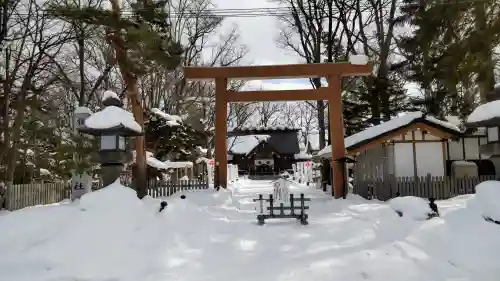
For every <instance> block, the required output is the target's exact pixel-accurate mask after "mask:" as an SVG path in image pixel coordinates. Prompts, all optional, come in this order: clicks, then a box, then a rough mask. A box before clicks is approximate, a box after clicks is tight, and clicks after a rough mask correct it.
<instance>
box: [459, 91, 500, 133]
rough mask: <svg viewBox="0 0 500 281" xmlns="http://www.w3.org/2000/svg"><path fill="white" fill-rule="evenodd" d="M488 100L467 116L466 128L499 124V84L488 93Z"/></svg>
mask: <svg viewBox="0 0 500 281" xmlns="http://www.w3.org/2000/svg"><path fill="white" fill-rule="evenodd" d="M487 98H488V101H489V102H487V103H485V104H482V105H480V106H478V107H476V109H474V111H472V113H471V114H470V115H469V116H468V117H467V122H466V123H465V126H467V127H468V128H477V127H496V126H500V110H499V109H500V84H497V85H495V89H494V90H493V91H492V92H491V93H490V94H489V95H488V97H487Z"/></svg>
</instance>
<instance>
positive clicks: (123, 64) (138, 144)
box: [106, 0, 147, 199]
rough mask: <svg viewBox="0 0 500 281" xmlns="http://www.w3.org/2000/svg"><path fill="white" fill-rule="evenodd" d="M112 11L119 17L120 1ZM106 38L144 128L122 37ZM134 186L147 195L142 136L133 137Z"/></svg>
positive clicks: (136, 117) (115, 1) (110, 33)
mask: <svg viewBox="0 0 500 281" xmlns="http://www.w3.org/2000/svg"><path fill="white" fill-rule="evenodd" d="M110 2H111V7H112V9H113V13H114V14H115V16H116V17H117V18H119V17H120V12H121V11H120V3H119V2H118V0H111V1H110ZM106 37H107V40H108V42H109V43H110V44H111V46H112V48H113V49H114V51H115V55H116V61H117V62H118V65H119V67H120V72H121V74H122V77H123V80H124V81H125V87H126V89H127V97H128V101H129V104H130V105H131V106H132V113H133V114H134V119H135V121H136V122H137V123H139V125H140V126H141V128H144V113H143V109H142V106H141V104H140V99H139V89H138V87H137V77H136V76H135V75H134V74H132V73H131V72H130V71H129V70H128V69H127V50H126V46H125V42H124V41H123V38H121V37H120V35H119V34H114V33H112V32H109V31H108V34H107V36H106ZM135 164H136V169H135V170H134V172H135V175H133V176H134V178H135V188H136V191H137V197H139V198H140V199H142V198H143V197H144V196H146V195H147V177H146V172H147V171H146V141H145V137H144V136H138V137H136V138H135Z"/></svg>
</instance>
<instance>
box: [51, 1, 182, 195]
mask: <svg viewBox="0 0 500 281" xmlns="http://www.w3.org/2000/svg"><path fill="white" fill-rule="evenodd" d="M110 4H111V10H105V9H101V8H94V7H79V6H76V5H75V6H71V5H66V6H61V5H59V4H57V2H56V3H54V4H53V5H52V6H51V9H50V12H51V13H52V14H53V15H54V16H57V17H60V18H63V19H67V20H70V21H82V22H85V23H88V24H92V25H95V26H101V27H103V28H104V30H105V33H106V40H107V41H108V43H109V44H110V46H111V47H112V48H113V50H114V52H115V58H116V61H117V62H118V65H119V68H120V72H121V74H122V77H123V80H124V81H125V89H126V91H127V96H128V100H129V103H130V105H131V107H132V112H133V114H134V118H135V119H136V121H137V122H138V123H139V124H140V125H144V112H143V108H142V106H141V104H140V99H139V90H138V87H137V80H138V77H139V76H141V75H144V74H147V73H148V71H149V69H151V67H154V66H158V65H160V66H163V67H165V68H166V69H174V68H176V67H177V66H178V65H179V64H180V62H181V55H182V53H183V49H182V47H181V45H180V43H179V42H176V41H175V40H173V37H172V36H171V32H170V29H171V26H169V25H168V23H167V20H166V19H167V18H168V13H167V12H168V11H167V10H166V7H167V5H166V4H167V1H164V0H162V1H157V0H137V1H136V2H135V3H131V5H130V6H131V10H130V11H124V10H123V7H122V6H121V1H118V0H110ZM135 150H136V163H137V165H136V169H135V170H134V174H135V175H134V180H135V186H136V189H137V195H138V196H139V198H142V197H144V196H145V195H146V191H147V179H146V154H145V152H146V142H145V138H144V137H136V138H135Z"/></svg>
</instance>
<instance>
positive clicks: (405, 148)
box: [394, 143, 414, 177]
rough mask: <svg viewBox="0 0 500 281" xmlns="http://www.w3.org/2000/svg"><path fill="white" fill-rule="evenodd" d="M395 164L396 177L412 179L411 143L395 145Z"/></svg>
mask: <svg viewBox="0 0 500 281" xmlns="http://www.w3.org/2000/svg"><path fill="white" fill-rule="evenodd" d="M394 164H395V176H396V177H412V176H413V175H414V170H413V146H412V144H411V143H395V144H394Z"/></svg>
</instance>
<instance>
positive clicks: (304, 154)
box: [294, 150, 312, 160]
mask: <svg viewBox="0 0 500 281" xmlns="http://www.w3.org/2000/svg"><path fill="white" fill-rule="evenodd" d="M294 158H295V159H297V160H309V159H312V155H311V154H308V153H307V152H305V151H304V150H301V151H300V152H299V153H298V154H295V156H294Z"/></svg>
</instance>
